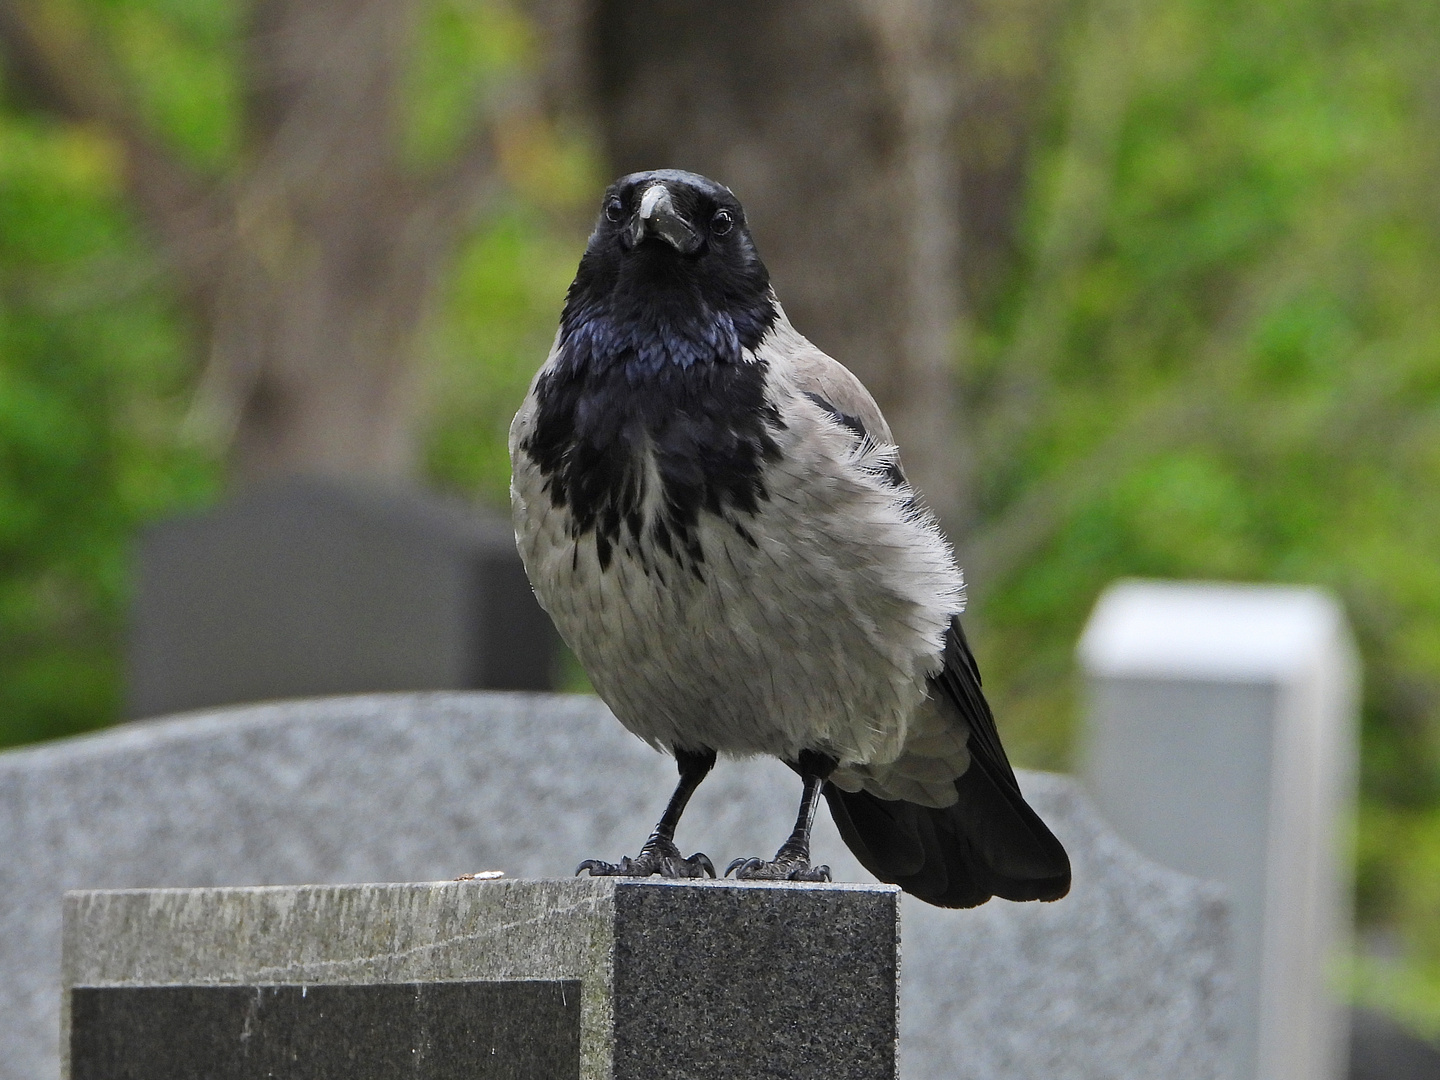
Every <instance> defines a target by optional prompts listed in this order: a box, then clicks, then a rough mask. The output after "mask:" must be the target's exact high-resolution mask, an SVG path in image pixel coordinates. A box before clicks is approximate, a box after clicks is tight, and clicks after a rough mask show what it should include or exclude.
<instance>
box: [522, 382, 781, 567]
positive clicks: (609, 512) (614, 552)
mask: <svg viewBox="0 0 1440 1080" xmlns="http://www.w3.org/2000/svg"><path fill="white" fill-rule="evenodd" d="M765 378H766V370H765V365H764V364H763V363H758V362H750V363H728V364H719V363H714V364H704V365H693V366H691V367H690V368H688V369H680V368H676V369H674V370H665V371H660V372H653V373H647V374H644V375H637V374H636V373H635V372H633V371H627V370H626V369H625V368H623V367H620V366H617V367H613V368H610V369H607V370H601V371H595V370H584V371H566V370H563V369H561V370H556V371H553V372H549V373H547V374H546V375H544V376H542V377H541V379H540V380H539V381H538V382H537V384H536V388H535V408H534V411H533V415H532V420H531V425H530V430H529V431H528V432H527V433H526V434H525V435H524V437H523V438H522V439H521V440H520V442H519V444H518V446H517V451H518V453H519V455H521V456H522V457H523V458H524V461H523V465H524V466H525V467H526V468H527V469H528V470H530V471H531V472H532V473H533V477H532V480H533V481H535V482H538V487H539V496H540V498H539V501H540V502H541V503H543V504H545V505H544V510H545V512H546V514H547V516H548V515H550V514H554V515H558V516H559V518H560V520H561V521H563V524H564V531H565V533H566V534H567V535H566V539H567V540H568V541H569V543H570V544H571V545H573V546H574V547H575V549H576V551H577V552H578V550H579V548H580V547H581V546H582V545H593V548H594V554H595V557H596V559H597V562H598V566H599V569H600V571H601V572H602V573H606V572H608V571H609V570H610V568H611V566H612V565H613V563H614V562H615V560H616V559H617V558H619V559H630V560H634V561H636V562H638V563H639V564H641V566H642V567H643V568H645V569H646V570H647V571H648V570H650V569H655V570H657V571H658V572H660V573H661V575H662V576H664V575H665V573H666V570H667V569H669V568H670V567H674V568H677V569H679V570H682V571H683V572H684V573H686V574H689V575H693V576H696V577H700V578H703V576H704V574H705V563H706V559H707V554H706V551H705V542H704V535H703V533H704V530H702V528H701V523H702V520H708V521H711V522H714V521H719V522H723V523H725V525H726V526H728V527H729V528H730V529H733V530H734V531H735V534H736V535H737V536H741V537H744V536H746V535H747V530H746V522H747V521H748V520H750V519H752V518H753V517H754V516H755V515H756V514H757V513H758V512H759V510H760V508H761V506H762V504H764V503H765V502H766V501H767V500H768V499H769V498H770V492H769V490H768V489H767V486H766V482H765V475H764V474H765V469H766V465H767V463H768V462H771V461H774V460H775V459H776V458H777V456H778V454H779V448H778V444H777V441H776V435H777V433H778V432H779V431H780V430H782V429H783V427H784V425H783V423H782V422H781V420H780V416H779V413H778V411H777V410H776V408H775V407H774V405H773V404H771V403H769V402H768V401H767V398H766V392H765ZM520 464H522V463H519V462H517V468H518V467H519V466H520ZM537 509H539V508H537Z"/></svg>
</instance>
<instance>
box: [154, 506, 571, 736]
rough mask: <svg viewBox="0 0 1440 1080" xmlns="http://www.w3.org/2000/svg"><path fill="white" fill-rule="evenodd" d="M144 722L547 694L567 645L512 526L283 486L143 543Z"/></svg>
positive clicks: (444, 510) (170, 526)
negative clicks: (375, 701)
mask: <svg viewBox="0 0 1440 1080" xmlns="http://www.w3.org/2000/svg"><path fill="white" fill-rule="evenodd" d="M137 561H138V567H137V571H138V572H137V581H136V594H135V601H134V607H133V611H132V621H131V639H130V658H129V661H130V663H129V669H130V670H129V674H130V699H129V712H130V715H131V716H133V717H142V716H156V715H160V714H164V713H171V712H179V711H182V710H187V709H198V708H206V707H209V706H214V705H228V704H234V703H240V702H247V701H262V700H269V699H275V698H294V697H310V696H314V695H319V694H343V693H361V692H367V691H383V690H467V689H493V690H540V689H546V688H548V687H549V686H550V685H551V681H552V668H553V667H554V664H555V658H556V641H557V639H556V636H555V632H554V629H553V628H552V627H551V625H550V620H549V617H548V616H546V615H545V613H544V612H543V611H542V610H541V609H540V606H539V605H538V604H537V603H536V601H535V597H534V595H533V594H532V593H531V591H530V584H529V582H528V581H527V580H526V578H525V570H524V568H523V567H522V566H521V563H520V557H519V555H518V554H516V551H515V539H514V534H513V533H512V531H511V529H510V525H509V523H508V522H505V521H503V520H501V519H500V518H498V517H495V516H490V515H482V514H481V513H479V512H478V511H475V510H473V509H471V508H469V507H466V506H464V505H463V504H458V503H451V502H447V501H445V500H443V499H440V498H438V497H436V496H432V495H427V494H424V493H422V492H418V491H413V490H409V489H405V488H398V487H397V488H394V489H391V488H385V487H379V486H364V485H360V484H354V483H345V482H341V481H326V480H299V479H295V480H287V481H284V482H280V483H273V484H267V485H263V486H257V487H254V488H251V489H248V490H245V491H242V492H241V493H240V494H239V495H238V496H236V497H235V498H234V499H232V500H231V501H229V502H228V503H225V504H223V505H221V506H219V507H216V508H215V509H212V510H208V511H205V512H203V513H200V514H194V515H188V516H184V517H177V518H172V519H170V520H168V521H164V522H161V523H160V524H158V525H155V526H152V527H151V528H150V529H149V530H147V531H146V532H145V534H144V536H143V537H142V538H141V541H140V546H139V555H138V560H137Z"/></svg>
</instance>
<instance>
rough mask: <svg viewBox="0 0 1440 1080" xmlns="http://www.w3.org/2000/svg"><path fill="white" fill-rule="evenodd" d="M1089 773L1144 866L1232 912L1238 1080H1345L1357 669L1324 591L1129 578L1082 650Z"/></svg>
mask: <svg viewBox="0 0 1440 1080" xmlns="http://www.w3.org/2000/svg"><path fill="white" fill-rule="evenodd" d="M1080 660H1081V665H1082V667H1083V669H1084V672H1085V675H1086V678H1087V684H1088V692H1089V708H1088V723H1087V726H1086V730H1085V734H1084V738H1083V741H1082V774H1083V777H1084V779H1085V782H1086V783H1087V785H1088V787H1089V789H1090V791H1091V793H1092V794H1093V796H1094V798H1095V801H1096V803H1097V804H1098V806H1099V808H1100V811H1101V813H1102V814H1104V815H1105V816H1106V817H1107V818H1108V819H1109V821H1110V822H1111V824H1112V825H1113V826H1114V827H1115V828H1116V830H1117V831H1118V832H1119V833H1120V835H1121V836H1123V837H1124V838H1125V839H1126V840H1128V841H1129V842H1130V843H1132V844H1134V845H1135V846H1136V847H1137V848H1139V849H1140V851H1141V852H1143V853H1145V854H1147V855H1149V856H1150V857H1151V858H1153V859H1155V860H1156V861H1158V862H1161V863H1163V864H1165V865H1168V866H1171V867H1173V868H1174V869H1177V870H1181V871H1183V872H1185V873H1187V874H1193V875H1195V876H1197V877H1202V878H1209V879H1212V880H1215V881H1219V882H1221V883H1223V884H1224V885H1225V886H1226V887H1227V889H1228V890H1229V894H1230V898H1231V901H1232V903H1233V908H1232V911H1233V919H1234V923H1233V935H1234V936H1233V938H1232V940H1233V941H1234V948H1235V955H1234V964H1233V970H1234V973H1235V979H1236V986H1235V995H1234V998H1233V1000H1232V1008H1233V1009H1234V1012H1233V1014H1232V1021H1231V1030H1232V1032H1233V1034H1234V1041H1233V1043H1232V1048H1233V1054H1234V1058H1233V1061H1234V1064H1233V1071H1234V1077H1235V1080H1334V1078H1336V1077H1339V1076H1341V1075H1343V1071H1344V1068H1345V1053H1344V1050H1345V1046H1346V1036H1347V1022H1346V1015H1347V1014H1346V1012H1345V1011H1344V1010H1343V1008H1342V1006H1341V1001H1340V995H1339V994H1338V992H1337V987H1336V976H1337V972H1336V970H1335V966H1336V962H1337V961H1339V960H1340V959H1341V958H1342V957H1343V954H1344V952H1345V950H1346V949H1347V948H1348V946H1349V938H1350V933H1349V917H1350V881H1349V870H1348V866H1349V863H1348V859H1347V838H1348V835H1349V821H1350V816H1351V814H1352V810H1353V802H1354V798H1353V787H1354V770H1355V758H1356V709H1357V704H1358V689H1359V665H1358V661H1357V659H1356V653H1355V648H1354V645H1353V643H1352V641H1351V638H1350V634H1349V631H1348V629H1347V626H1346V622H1345V618H1344V615H1343V613H1342V611H1341V609H1340V606H1339V604H1338V603H1337V602H1336V601H1335V600H1334V599H1333V598H1332V597H1331V596H1330V595H1329V594H1327V593H1325V592H1323V591H1321V590H1319V589H1312V588H1295V587H1271V586H1245V585H1221V584H1203V583H1175V582H1149V581H1125V582H1121V583H1119V584H1117V585H1115V586H1113V587H1112V588H1111V589H1110V590H1109V591H1107V592H1106V593H1105V595H1104V596H1102V597H1101V599H1100V602H1099V603H1098V604H1097V605H1096V608H1095V611H1094V613H1093V614H1092V615H1091V618H1090V622H1089V625H1088V626H1087V627H1086V630H1085V633H1084V636H1083V637H1082V639H1081V642H1080Z"/></svg>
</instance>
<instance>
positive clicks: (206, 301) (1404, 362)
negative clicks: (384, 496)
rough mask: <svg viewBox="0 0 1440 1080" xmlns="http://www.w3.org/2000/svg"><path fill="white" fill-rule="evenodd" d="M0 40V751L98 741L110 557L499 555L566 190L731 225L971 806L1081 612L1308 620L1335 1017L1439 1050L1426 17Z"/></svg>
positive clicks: (1435, 229) (347, 8)
mask: <svg viewBox="0 0 1440 1080" xmlns="http://www.w3.org/2000/svg"><path fill="white" fill-rule="evenodd" d="M720 7H721V6H720V5H708V4H702V3H698V2H680V0H671V2H661V0H635V2H629V3H626V2H623V0H534V2H532V3H529V4H523V3H519V2H516V3H507V2H505V0H248V2H247V0H0V745H13V744H19V743H24V742H30V741H35V740H40V739H47V738H55V737H59V736H63V735H67V734H72V733H76V732H81V731H85V730H89V729H93V728H98V727H101V726H104V725H107V724H110V723H113V722H116V721H117V720H118V719H119V718H120V716H121V713H122V709H123V701H124V694H125V690H124V662H123V656H124V643H125V632H126V610H127V603H128V601H129V596H130V592H129V589H130V583H129V573H130V566H131V562H130V559H131V551H132V545H133V541H134V538H135V535H136V531H137V529H139V528H140V527H141V526H143V525H144V524H145V523H147V522H151V521H154V520H156V519H158V518H161V517H163V516H165V515H167V514H171V513H174V512H175V511H177V510H180V509H185V508H196V507H203V506H206V505H209V504H211V503H213V502H215V501H216V500H218V499H220V498H221V497H222V496H223V494H224V493H225V492H226V491H227V490H233V489H235V488H236V487H237V486H239V485H243V484H245V483H248V482H253V481H255V480H259V479H264V478H267V477H273V476H278V475H288V474H296V473H298V474H324V475H349V476H365V477H373V478H376V479H385V480H387V481H406V482H412V483H417V484H424V485H428V486H430V487H433V488H438V489H441V490H446V491H449V492H452V493H456V494H459V495H461V496H463V497H464V498H468V499H473V500H477V501H479V502H482V503H487V504H492V505H494V506H496V507H503V505H504V502H505V492H506V485H507V482H508V463H507V461H506V456H505V449H504V447H505V431H506V428H507V426H508V423H509V418H510V416H511V414H512V413H513V411H514V409H515V407H516V405H517V404H518V403H519V400H520V398H521V396H522V395H523V393H524V389H525V387H526V385H527V383H528V381H529V379H530V376H531V375H532V374H533V372H534V369H535V368H536V366H537V365H538V364H539V362H540V361H541V359H542V358H543V356H544V354H545V352H546V350H547V348H548V345H549V341H550V337H551V335H552V334H553V332H554V326H555V322H556V319H557V316H558V312H559V307H560V303H561V300H562V298H563V295H564V290H565V287H566V285H567V284H568V281H569V278H570V276H571V274H572V273H573V270H574V266H575V263H576V260H577V259H578V256H579V253H580V251H581V249H582V247H583V244H584V238H585V235H586V233H587V230H588V227H589V222H590V220H591V217H592V215H593V213H594V208H595V207H596V206H597V205H598V197H599V193H600V191H601V190H602V189H603V187H604V185H605V183H606V182H607V181H608V180H609V179H611V178H612V177H613V176H614V175H616V174H618V173H620V172H623V171H627V170H629V169H632V168H641V167H658V166H677V167H688V168H693V169H697V170H700V171H705V172H708V173H710V174H712V175H714V176H716V177H717V178H718V179H720V180H722V181H725V182H727V183H730V184H731V186H732V187H734V189H735V190H736V193H737V194H738V195H739V196H740V198H741V199H742V200H743V201H744V202H745V203H746V205H747V207H749V209H750V212H751V217H752V221H753V224H754V228H755V233H756V236H757V241H758V243H759V246H760V249H761V252H762V254H763V255H765V256H766V257H767V260H768V261H769V262H770V263H771V266H772V270H773V271H774V276H775V280H776V284H777V288H778V289H779V292H780V295H781V298H782V300H784V301H785V302H786V304H787V307H788V308H789V310H790V313H791V315H792V318H793V319H794V321H795V322H796V323H797V325H798V326H799V327H800V329H801V330H802V331H804V332H806V333H807V334H809V335H810V336H811V337H812V338H814V339H815V340H816V341H817V342H818V343H819V344H820V345H822V346H823V347H825V348H827V349H828V350H829V351H831V352H833V353H834V354H835V355H836V356H837V357H839V358H840V359H841V360H843V361H844V362H846V363H847V364H849V365H850V366H852V367H853V368H855V369H856V370H857V371H858V372H860V373H861V374H862V376H863V377H864V378H865V379H866V381H867V382H868V383H870V384H871V385H872V387H873V388H874V389H875V390H876V392H877V395H878V396H879V397H880V399H881V401H882V404H883V405H884V407H885V409H886V411H887V413H889V414H890V416H891V419H892V421H893V422H894V425H895V427H896V429H897V431H898V432H899V433H900V437H901V439H902V443H903V445H904V447H905V448H906V452H907V459H908V461H909V463H910V467H911V469H912V471H913V472H914V473H915V474H916V475H917V476H918V477H919V478H920V482H921V484H922V486H923V487H924V488H925V490H926V494H927V496H928V497H929V498H930V500H931V502H932V503H933V504H934V505H935V506H936V508H937V509H938V510H939V511H940V512H941V513H942V515H943V517H944V518H945V521H946V523H947V525H948V527H949V529H950V532H951V534H952V536H953V537H954V539H955V542H956V546H957V548H958V550H959V551H960V554H961V557H962V561H963V562H964V563H965V564H966V566H967V570H968V573H969V576H970V578H971V582H972V586H971V601H972V603H971V609H970V611H971V614H970V623H971V627H972V630H971V638H972V640H973V641H974V642H975V644H976V646H977V649H978V651H979V654H980V656H979V658H980V661H981V664H982V667H983V669H984V671H985V673H986V678H987V681H986V686H987V689H988V691H989V693H990V695H991V696H992V699H993V700H994V703H995V706H996V712H997V713H998V715H999V717H1000V724H1001V728H1002V732H1003V734H1004V736H1005V739H1006V742H1007V745H1008V746H1009V747H1010V748H1011V750H1012V756H1013V757H1014V758H1016V760H1017V763H1019V764H1023V765H1027V766H1032V767H1040V768H1053V769H1064V768H1066V767H1067V766H1068V765H1069V763H1070V756H1071V748H1072V734H1073V730H1074V726H1075V722H1076V712H1077V707H1078V699H1077V680H1076V677H1075V665H1074V660H1073V650H1074V645H1075V641H1076V638H1077V636H1078V633H1079V630H1080V628H1081V626H1082V624H1083V622H1084V620H1085V618H1086V616H1087V614H1088V613H1089V610H1090V607H1091V605H1092V604H1093V602H1094V600H1095V597H1096V596H1097V595H1098V593H1099V592H1100V590H1101V589H1102V588H1103V587H1104V586H1105V585H1106V584H1107V583H1109V582H1111V581H1112V580H1113V579H1115V578H1117V577H1120V576H1124V575H1143V576H1153V577H1170V578H1216V579H1230V580H1242V581H1281V582H1305V583H1317V584H1321V585H1325V586H1327V587H1329V588H1330V589H1332V590H1334V592H1335V593H1336V594H1337V595H1339V596H1340V597H1341V598H1342V599H1343V601H1344V603H1345V605H1346V607H1347V610H1348V612H1349V615H1350V618H1351V620H1352V622H1353V625H1354V628H1355V631H1356V634H1357V636H1358V639H1359V642H1360V645H1361V648H1362V652H1363V655H1364V660H1365V704H1364V720H1363V747H1362V775H1361V811H1360V815H1359V821H1358V832H1357V839H1356V845H1355V848H1356V867H1357V917H1358V923H1359V931H1360V934H1359V941H1360V944H1361V947H1360V948H1359V950H1358V952H1357V959H1356V961H1355V964H1354V967H1353V970H1352V971H1351V972H1349V974H1348V976H1347V977H1348V978H1349V979H1350V982H1351V984H1352V989H1353V993H1354V995H1355V996H1356V998H1357V1000H1359V1001H1361V1002H1362V1003H1365V1004H1368V1005H1371V1006H1374V1007H1378V1008H1381V1009H1383V1010H1385V1011H1387V1012H1389V1013H1391V1014H1392V1015H1395V1016H1397V1017H1399V1018H1401V1019H1402V1020H1404V1021H1405V1022H1406V1023H1407V1024H1409V1025H1411V1026H1412V1027H1413V1028H1415V1029H1416V1030H1417V1031H1419V1032H1421V1033H1424V1034H1428V1035H1430V1036H1432V1037H1434V1036H1437V1035H1440V65H1437V64H1436V63H1435V58H1436V57H1437V56H1440V5H1436V4H1434V3H1433V2H1432V0H1267V2H1265V3H1255V2H1251V3H1239V2H1230V0H1151V2H1140V0H949V2H942V0H933V2H932V0H894V2H885V0H868V2H860V0H856V2H854V3H846V4H840V3H822V2H820V0H809V2H803V0H785V2H783V3H771V4H767V3H763V2H762V0H746V2H740V3H735V4H730V5H724V6H723V7H724V10H717V9H718V8H720Z"/></svg>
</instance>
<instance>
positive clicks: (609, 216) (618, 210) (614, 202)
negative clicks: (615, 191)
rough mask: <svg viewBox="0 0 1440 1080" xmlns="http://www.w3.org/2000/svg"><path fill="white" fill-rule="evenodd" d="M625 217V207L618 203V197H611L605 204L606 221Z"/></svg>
mask: <svg viewBox="0 0 1440 1080" xmlns="http://www.w3.org/2000/svg"><path fill="white" fill-rule="evenodd" d="M624 217H625V207H624V206H622V205H621V204H620V200H619V199H611V200H610V201H609V202H607V203H606V204H605V220H606V221H622V220H624Z"/></svg>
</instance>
